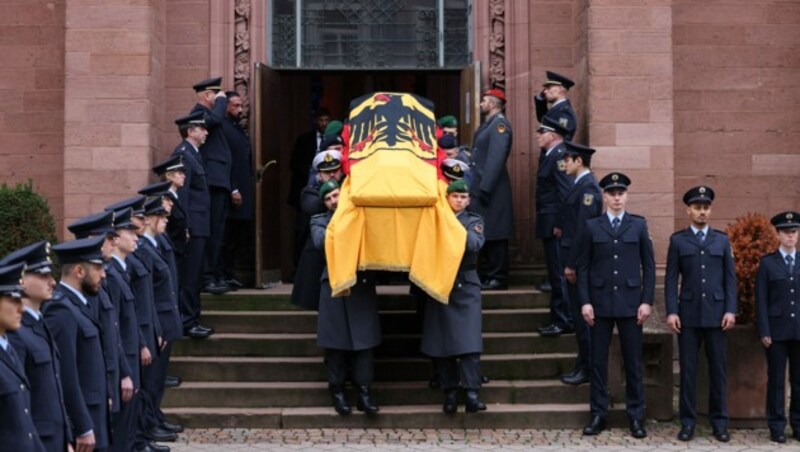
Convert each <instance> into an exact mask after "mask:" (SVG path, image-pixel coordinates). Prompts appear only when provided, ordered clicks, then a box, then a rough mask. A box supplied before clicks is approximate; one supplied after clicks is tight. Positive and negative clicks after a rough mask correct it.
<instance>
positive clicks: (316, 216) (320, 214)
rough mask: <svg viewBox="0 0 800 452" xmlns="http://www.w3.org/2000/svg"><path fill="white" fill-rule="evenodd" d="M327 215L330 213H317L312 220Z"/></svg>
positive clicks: (312, 216)
mask: <svg viewBox="0 0 800 452" xmlns="http://www.w3.org/2000/svg"><path fill="white" fill-rule="evenodd" d="M325 215H328V212H323V213H315V214H314V215H311V218H322V217H324V216H325Z"/></svg>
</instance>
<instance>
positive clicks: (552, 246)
mask: <svg viewBox="0 0 800 452" xmlns="http://www.w3.org/2000/svg"><path fill="white" fill-rule="evenodd" d="M558 242H559V241H558V239H556V238H555V237H550V238H546V239H542V244H543V245H544V260H545V263H546V264H547V280H548V282H549V283H550V287H551V290H550V321H551V322H552V323H553V325H557V326H559V327H561V328H572V314H571V313H570V309H569V303H567V300H566V299H565V298H564V294H563V279H564V267H562V266H561V259H560V257H559V255H558V252H559V251H560V250H559V248H560V247H561V246H560V244H559V243H558Z"/></svg>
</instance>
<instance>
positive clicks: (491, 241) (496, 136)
mask: <svg viewBox="0 0 800 452" xmlns="http://www.w3.org/2000/svg"><path fill="white" fill-rule="evenodd" d="M512 135H513V134H512V132H511V124H510V123H509V122H508V120H507V119H506V117H505V116H503V114H502V113H497V114H495V115H494V116H492V117H489V118H486V121H485V122H484V123H483V124H481V126H480V127H478V130H476V131H475V137H474V139H473V151H472V165H471V166H472V171H471V174H472V184H470V197H471V198H472V202H471V203H470V210H472V211H473V212H475V213H477V214H479V215H481V216H482V217H483V218H484V221H485V223H486V225H485V230H484V236H485V237H486V243H485V245H484V248H483V249H484V251H483V252H484V253H485V254H486V257H487V260H488V268H487V269H486V272H485V275H483V277H484V280H485V281H484V282H486V281H491V280H496V281H498V282H499V283H501V284H506V282H507V281H506V280H507V278H508V260H509V257H508V240H509V239H510V238H511V237H512V236H513V235H514V212H513V206H512V204H513V202H512V199H511V179H510V178H509V175H508V168H507V167H506V162H507V161H508V157H509V155H510V154H511V144H512V141H513V136H512Z"/></svg>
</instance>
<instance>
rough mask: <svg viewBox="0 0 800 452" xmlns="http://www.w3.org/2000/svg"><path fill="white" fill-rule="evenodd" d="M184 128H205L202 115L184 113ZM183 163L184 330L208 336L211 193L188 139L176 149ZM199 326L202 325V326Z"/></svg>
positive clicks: (181, 123) (181, 120)
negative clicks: (204, 312)
mask: <svg viewBox="0 0 800 452" xmlns="http://www.w3.org/2000/svg"><path fill="white" fill-rule="evenodd" d="M175 123H176V124H177V125H178V127H180V128H186V127H192V126H198V127H205V121H204V119H203V115H202V114H194V115H189V116H184V117H182V118H178V119H177V120H175ZM172 155H173V156H179V157H180V158H181V159H182V162H183V172H184V174H185V175H186V179H185V181H184V184H183V187H181V188H179V189H178V202H179V203H180V204H181V207H182V208H183V211H184V213H186V226H187V228H188V230H189V240H188V241H187V242H186V246H185V248H184V249H185V253H184V255H183V259H182V260H181V264H182V265H181V266H180V268H179V270H178V273H179V274H180V276H181V282H180V287H181V293H180V295H179V300H180V311H181V320H182V321H183V331H184V333H185V334H188V335H190V336H191V337H196V338H202V337H208V335H209V333H208V332H204V331H203V327H202V326H201V325H200V311H201V304H200V289H201V284H202V275H203V259H204V258H205V255H206V241H207V240H208V237H209V236H210V234H211V217H210V212H211V196H210V194H209V188H208V182H207V181H206V170H205V168H204V167H203V164H202V163H201V162H200V158H201V157H200V154H199V151H198V150H197V149H196V148H195V147H194V145H193V144H192V143H190V142H189V141H188V140H183V141H182V142H181V143H180V144H179V145H178V146H177V147H176V148H175V150H174V151H173V153H172ZM198 327H199V328H198Z"/></svg>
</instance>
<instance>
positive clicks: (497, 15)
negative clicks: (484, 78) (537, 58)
mask: <svg viewBox="0 0 800 452" xmlns="http://www.w3.org/2000/svg"><path fill="white" fill-rule="evenodd" d="M489 21H490V22H489V23H490V30H491V31H490V34H489V85H490V86H493V87H498V88H501V89H505V88H506V42H505V40H506V36H505V33H506V30H505V24H506V5H505V0H489Z"/></svg>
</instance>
